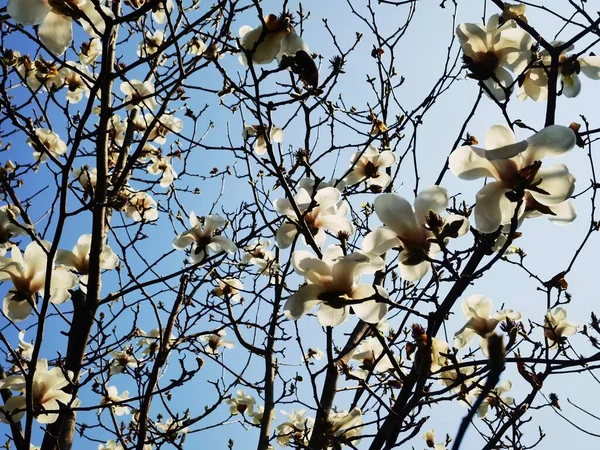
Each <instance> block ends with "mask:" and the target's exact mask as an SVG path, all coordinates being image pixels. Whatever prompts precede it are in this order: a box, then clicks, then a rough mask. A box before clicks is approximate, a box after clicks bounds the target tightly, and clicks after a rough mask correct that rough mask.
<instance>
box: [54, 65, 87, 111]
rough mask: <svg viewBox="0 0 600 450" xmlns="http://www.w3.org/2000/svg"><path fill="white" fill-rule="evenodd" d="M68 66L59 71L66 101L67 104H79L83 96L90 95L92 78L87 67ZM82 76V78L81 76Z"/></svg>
mask: <svg viewBox="0 0 600 450" xmlns="http://www.w3.org/2000/svg"><path fill="white" fill-rule="evenodd" d="M69 64H70V66H65V67H63V68H62V69H60V71H59V76H60V77H61V79H62V81H63V83H64V85H63V87H65V88H66V89H67V101H68V102H69V103H73V104H75V103H79V102H80V101H81V99H82V98H83V95H84V94H85V96H86V97H89V95H90V87H91V83H92V80H93V79H94V76H93V74H92V72H90V69H88V67H87V66H85V65H83V64H79V63H74V62H71V63H69ZM82 74H83V76H82Z"/></svg>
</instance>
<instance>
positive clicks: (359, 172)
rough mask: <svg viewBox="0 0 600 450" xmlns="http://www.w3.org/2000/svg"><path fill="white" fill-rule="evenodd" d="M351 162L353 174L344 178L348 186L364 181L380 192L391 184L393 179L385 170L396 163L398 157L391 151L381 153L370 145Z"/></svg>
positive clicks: (357, 153)
mask: <svg viewBox="0 0 600 450" xmlns="http://www.w3.org/2000/svg"><path fill="white" fill-rule="evenodd" d="M350 162H351V163H352V172H350V174H348V176H347V177H346V178H344V181H345V182H346V184H347V185H349V186H350V185H353V184H356V183H360V182H361V181H364V182H365V183H366V184H367V187H369V188H371V189H374V190H375V191H376V192H377V191H379V192H380V191H381V190H382V189H383V188H385V187H387V185H388V184H390V181H391V177H390V176H389V175H388V174H387V173H385V169H387V168H388V167H391V166H392V164H394V163H395V162H396V156H395V155H394V153H393V152H391V151H389V150H384V151H382V152H380V151H379V150H377V149H376V148H375V147H374V146H372V145H369V146H368V147H367V149H366V150H365V151H363V152H356V153H355V154H354V155H352V157H351V158H350Z"/></svg>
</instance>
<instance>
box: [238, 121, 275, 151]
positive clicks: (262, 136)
mask: <svg viewBox="0 0 600 450" xmlns="http://www.w3.org/2000/svg"><path fill="white" fill-rule="evenodd" d="M253 136H256V140H255V141H254V151H255V152H256V154H257V155H264V154H265V153H266V152H267V137H266V136H267V133H266V131H265V127H263V126H262V125H249V126H245V127H244V131H243V132H242V138H244V140H247V139H248V138H250V137H253ZM269 142H271V143H273V142H277V143H281V142H283V130H282V129H281V128H278V127H276V126H274V125H272V126H271V128H270V129H269Z"/></svg>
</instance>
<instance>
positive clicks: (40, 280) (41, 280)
mask: <svg viewBox="0 0 600 450" xmlns="http://www.w3.org/2000/svg"><path fill="white" fill-rule="evenodd" d="M42 245H43V246H44V248H42V247H41V246H40V245H39V244H38V243H37V242H31V243H30V244H29V245H27V247H26V248H25V253H24V254H21V251H20V250H19V248H18V247H16V246H13V247H12V248H11V257H10V258H6V257H0V281H6V280H9V279H10V280H11V281H12V283H13V288H12V289H10V290H9V291H8V293H7V294H6V296H5V297H4V303H3V305H2V312H3V313H4V314H5V315H6V316H7V317H8V318H9V319H11V320H14V321H16V322H19V321H21V320H25V319H26V318H27V317H29V315H30V314H31V311H33V308H34V306H35V304H36V296H37V294H40V295H42V296H43V295H44V285H45V283H46V265H47V261H48V258H47V255H46V251H47V249H49V248H50V243H49V242H47V241H42ZM77 283H78V280H77V276H76V275H75V274H72V273H71V272H69V271H68V270H67V269H65V268H64V267H55V268H54V269H53V270H52V279H51V282H50V301H51V302H52V303H54V304H57V305H58V304H61V303H64V302H66V301H67V300H68V299H70V298H71V294H70V293H69V289H73V288H74V287H75V286H77Z"/></svg>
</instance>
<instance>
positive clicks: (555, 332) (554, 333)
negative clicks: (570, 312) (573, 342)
mask: <svg viewBox="0 0 600 450" xmlns="http://www.w3.org/2000/svg"><path fill="white" fill-rule="evenodd" d="M578 328H579V325H577V324H574V323H570V322H567V311H566V310H565V309H563V308H560V307H558V308H555V309H554V311H548V312H547V313H546V316H545V317H544V336H546V339H548V343H549V344H550V348H555V347H557V346H558V345H559V344H562V343H564V342H565V340H566V337H567V336H573V335H574V334H576V333H577V329H578Z"/></svg>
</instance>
